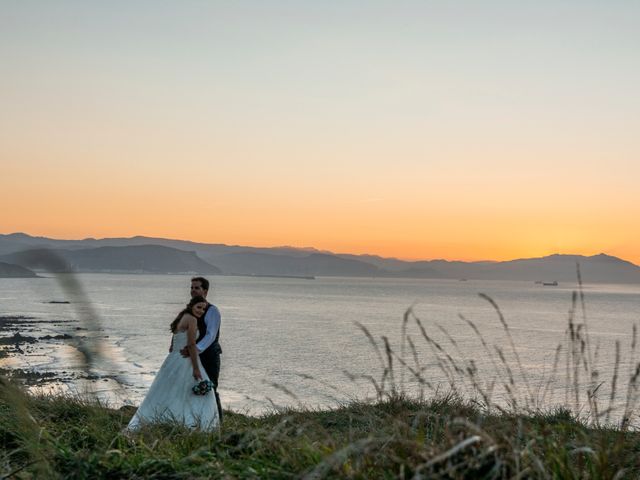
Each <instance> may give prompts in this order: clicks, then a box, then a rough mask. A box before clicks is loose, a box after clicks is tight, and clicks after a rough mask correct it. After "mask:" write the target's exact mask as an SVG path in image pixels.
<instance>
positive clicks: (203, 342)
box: [196, 304, 220, 353]
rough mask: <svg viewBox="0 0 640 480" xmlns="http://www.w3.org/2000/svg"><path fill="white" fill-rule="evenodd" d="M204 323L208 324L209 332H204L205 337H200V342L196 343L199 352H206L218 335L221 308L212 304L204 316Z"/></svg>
mask: <svg viewBox="0 0 640 480" xmlns="http://www.w3.org/2000/svg"><path fill="white" fill-rule="evenodd" d="M204 324H205V325H206V326H207V333H205V334H204V337H202V338H201V339H200V341H199V342H198V343H196V348H197V349H198V353H202V352H204V351H205V350H206V349H207V348H209V346H211V344H212V343H213V341H214V340H215V339H216V335H218V330H219V329H220V310H218V307H216V306H215V305H214V304H211V306H210V307H209V310H207V313H206V314H205V316H204Z"/></svg>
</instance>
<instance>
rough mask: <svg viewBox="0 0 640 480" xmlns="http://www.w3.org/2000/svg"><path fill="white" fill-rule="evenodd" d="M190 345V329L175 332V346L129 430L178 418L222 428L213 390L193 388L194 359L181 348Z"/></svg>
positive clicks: (192, 424) (197, 425)
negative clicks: (199, 392)
mask: <svg viewBox="0 0 640 480" xmlns="http://www.w3.org/2000/svg"><path fill="white" fill-rule="evenodd" d="M186 345H187V332H186V331H184V332H178V333H175V334H174V335H173V349H172V351H171V352H170V353H169V355H167V358H165V360H164V362H163V363H162V366H161V367H160V370H158V373H157V374H156V378H155V379H154V380H153V383H152V384H151V388H149V391H148V392H147V395H146V396H145V397H144V400H143V401H142V403H141V404H140V407H139V408H138V411H136V413H135V415H134V416H133V418H132V419H131V421H130V422H129V425H128V426H127V430H130V431H135V430H138V429H139V428H140V426H141V425H142V424H145V423H151V422H178V423H181V424H184V425H186V426H187V427H190V428H198V429H200V430H207V431H211V430H215V429H217V428H218V426H219V424H220V420H219V416H218V407H217V406H216V400H215V396H214V394H213V392H209V393H207V394H206V395H196V394H194V393H193V392H192V391H191V388H192V387H193V386H194V385H195V384H196V380H195V379H194V378H193V368H192V366H191V359H190V358H184V357H183V356H182V355H181V354H180V350H181V349H182V348H184V347H186ZM198 365H199V367H200V372H202V378H203V379H204V380H208V379H209V377H208V376H207V373H206V372H205V370H204V368H202V364H201V363H200V358H198Z"/></svg>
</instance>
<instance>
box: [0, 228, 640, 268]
mask: <svg viewBox="0 0 640 480" xmlns="http://www.w3.org/2000/svg"><path fill="white" fill-rule="evenodd" d="M0 235H2V236H11V235H26V236H28V237H31V238H42V239H47V240H54V241H67V242H82V241H87V240H94V241H101V240H118V239H122V240H131V239H134V238H148V239H151V240H167V241H172V242H187V243H195V244H199V245H212V246H213V245H221V246H225V247H239V248H264V249H292V250H302V251H313V252H315V253H324V254H327V253H328V254H331V255H351V256H357V257H361V256H370V257H378V258H381V259H384V260H399V261H402V262H412V263H413V262H438V261H444V262H462V263H483V262H491V263H502V262H513V261H517V260H534V259H540V258H546V257H551V256H554V255H558V256H577V257H586V258H592V257H597V256H601V255H605V256H608V257H612V258H617V259H618V260H622V261H625V262H628V263H630V264H631V265H634V266H636V267H640V265H637V264H635V263H633V262H632V261H630V260H627V259H625V258H621V257H618V256H616V255H610V254H608V253H605V252H603V251H601V252H600V253H597V254H594V255H584V254H579V253H560V252H556V253H550V254H548V255H543V256H538V257H518V258H511V259H509V260H491V259H485V260H460V259H455V260H451V259H446V258H431V259H407V258H400V257H383V256H381V255H377V254H373V253H337V252H333V251H331V250H321V249H319V248H316V247H310V246H306V247H296V246H293V245H273V246H259V247H256V246H253V245H240V244H227V243H208V242H197V241H194V240H185V239H180V238H166V237H152V236H147V235H132V236H115V237H102V238H96V237H84V238H55V237H46V236H43V235H31V234H30V233H26V232H11V233H0Z"/></svg>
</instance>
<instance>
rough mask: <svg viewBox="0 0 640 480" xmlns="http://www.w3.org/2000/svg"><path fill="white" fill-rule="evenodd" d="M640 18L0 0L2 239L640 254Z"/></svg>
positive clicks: (498, 255)
mask: <svg viewBox="0 0 640 480" xmlns="http://www.w3.org/2000/svg"><path fill="white" fill-rule="evenodd" d="M529 3H530V4H529ZM639 24H640V3H639V2H637V1H626V0H612V1H609V2H602V1H591V0H565V1H563V0H555V1H547V0H541V1H538V2H528V4H525V2H513V1H497V0H486V1H484V2H478V1H471V0H469V1H464V0H460V1H455V2H452V1H429V0H423V1H403V0H396V1H385V2H383V1H356V0H340V1H337V0H335V1H334V0H327V1H322V2H318V1H310V0H297V1H268V0H257V1H244V0H234V1H232V2H221V1H164V0H160V1H136V2H130V1H109V2H97V1H95V2H87V1H85V0H82V1H64V0H59V1H55V2H51V1H48V0H47V1H31V0H27V1H21V0H0V61H1V64H2V75H0V105H2V109H1V111H0V162H1V172H2V174H1V176H0V202H1V204H2V208H1V210H0V233H11V232H18V231H21V232H26V233H29V234H32V235H42V236H49V237H55V238H86V237H94V238H103V237H116V236H118V237H120V236H134V235H147V236H157V237H165V238H174V239H186V240H193V241H198V242H207V243H226V244H240V245H251V246H279V245H291V246H297V247H315V248H318V249H323V250H330V251H334V252H339V253H371V254H378V255H382V256H392V257H398V258H404V259H434V258H445V259H450V260H486V259H492V260H507V259H514V258H523V257H537V256H543V255H548V254H553V253H568V254H569V253H570V254H583V255H594V254H597V253H600V252H604V253H608V254H611V255H616V256H619V257H622V258H625V259H627V260H630V261H632V262H634V263H636V264H640V241H639V239H640V221H638V219H639V218H640V194H639V193H638V181H639V179H640V141H639V140H638V138H640V135H639V133H640V93H639V90H638V85H640V29H638V28H637V26H638V25H639Z"/></svg>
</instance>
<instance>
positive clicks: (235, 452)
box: [0, 384, 640, 479]
mask: <svg viewBox="0 0 640 480" xmlns="http://www.w3.org/2000/svg"><path fill="white" fill-rule="evenodd" d="M2 388H3V395H2V400H1V401H0V440H1V442H2V450H1V451H0V461H1V463H0V468H1V469H0V474H1V475H4V476H6V475H9V474H11V473H13V472H15V473H13V476H14V477H15V478H41V477H45V476H46V477H48V478H70V479H74V478H176V479H177V478H282V479H286V478H302V477H305V476H306V477H308V478H361V479H365V478H567V479H574V478H575V479H583V478H593V479H614V478H616V479H622V478H637V477H638V475H640V433H636V432H633V431H628V430H621V429H618V428H602V427H589V426H587V425H585V424H583V423H581V422H580V421H578V420H577V419H576V418H575V417H574V416H573V415H572V414H571V413H570V412H569V411H567V410H557V411H553V412H546V413H538V414H529V415H522V414H509V413H502V414H500V415H494V414H489V413H486V412H484V411H483V410H482V409H480V408H478V407H476V406H474V405H472V404H471V403H470V402H468V401H463V400H461V399H459V398H456V397H453V396H450V397H444V398H439V399H432V400H424V401H417V400H412V399H410V398H405V397H402V396H395V397H387V398H385V399H384V400H382V401H378V402H376V403H360V402H354V403H350V404H347V405H344V406H340V407H338V408H335V409H332V410H306V411H305V410H286V411H279V412H273V413H269V414H265V415H263V416H260V417H251V416H246V415H242V414H239V413H234V412H227V413H226V415H225V423H224V426H223V428H222V430H221V431H220V432H218V433H213V434H207V433H202V432H192V431H189V430H187V429H185V428H184V427H181V426H178V425H171V424H164V425H154V426H152V427H148V428H146V429H145V430H143V431H141V432H140V433H139V434H136V435H132V436H127V435H124V434H123V433H122V429H123V428H124V427H125V426H126V425H127V422H128V421H129V418H130V417H131V415H132V414H133V409H131V408H128V409H120V410H115V409H110V408H106V407H104V406H101V405H99V404H97V403H92V402H86V401H81V400H79V399H77V398H71V397H33V396H27V395H24V394H23V393H21V392H20V391H19V389H16V388H15V387H13V386H10V385H8V384H5V385H3V387H2ZM9 391H11V392H12V393H11V394H12V395H21V396H22V397H21V400H20V401H19V402H13V401H7V392H9ZM13 400H16V399H15V398H13ZM16 405H19V407H16ZM25 415H28V417H27V416H25Z"/></svg>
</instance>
